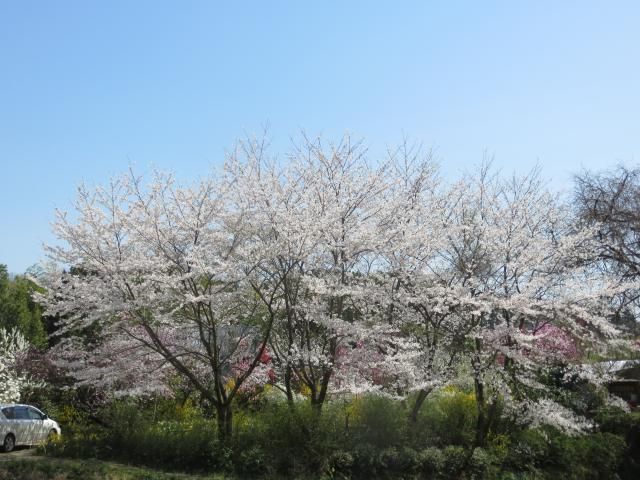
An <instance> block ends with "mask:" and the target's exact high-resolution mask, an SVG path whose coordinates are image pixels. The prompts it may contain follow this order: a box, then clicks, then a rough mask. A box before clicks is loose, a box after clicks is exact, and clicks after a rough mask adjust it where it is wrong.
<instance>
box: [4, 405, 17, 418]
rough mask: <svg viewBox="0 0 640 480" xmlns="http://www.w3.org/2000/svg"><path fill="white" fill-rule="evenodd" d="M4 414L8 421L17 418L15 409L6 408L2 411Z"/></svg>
mask: <svg viewBox="0 0 640 480" xmlns="http://www.w3.org/2000/svg"><path fill="white" fill-rule="evenodd" d="M2 414H3V415H4V416H5V418H6V419H7V420H13V419H14V418H15V415H14V412H13V407H5V408H3V409H2Z"/></svg>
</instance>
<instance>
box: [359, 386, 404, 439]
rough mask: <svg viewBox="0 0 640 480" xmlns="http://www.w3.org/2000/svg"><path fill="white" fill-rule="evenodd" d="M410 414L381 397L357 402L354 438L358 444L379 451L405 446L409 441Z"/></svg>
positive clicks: (366, 397) (369, 397)
mask: <svg viewBox="0 0 640 480" xmlns="http://www.w3.org/2000/svg"><path fill="white" fill-rule="evenodd" d="M407 415H408V414H407V411H406V409H405V408H404V407H403V405H402V403H400V402H398V401H394V400H391V399H389V398H385V397H382V396H378V395H369V396H365V397H363V398H361V399H358V400H355V401H354V403H353V408H352V426H351V436H352V441H353V442H354V443H368V444H370V445H374V446H376V447H379V448H384V447H388V446H395V447H398V446H401V445H403V444H405V443H406V440H407V427H408V421H407Z"/></svg>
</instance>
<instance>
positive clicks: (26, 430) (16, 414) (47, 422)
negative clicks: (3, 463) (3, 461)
mask: <svg viewBox="0 0 640 480" xmlns="http://www.w3.org/2000/svg"><path fill="white" fill-rule="evenodd" d="M60 432H61V430H60V425H58V422H56V421H55V420H52V419H50V418H49V417H48V416H47V415H46V414H44V413H42V412H41V411H40V410H38V409H37V408H35V407H32V406H31V405H17V404H11V405H0V441H2V448H3V449H4V451H5V452H10V451H11V450H13V448H14V447H15V446H17V445H36V444H38V443H41V442H44V441H45V440H47V438H49V437H50V436H54V435H60Z"/></svg>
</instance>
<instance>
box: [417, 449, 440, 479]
mask: <svg viewBox="0 0 640 480" xmlns="http://www.w3.org/2000/svg"><path fill="white" fill-rule="evenodd" d="M419 459H420V465H421V467H422V472H423V473H424V474H425V476H426V477H427V478H431V477H434V476H435V475H436V474H438V473H439V472H441V471H442V470H443V468H444V461H445V458H444V453H443V452H442V450H440V449H439V448H435V447H429V448H426V449H424V450H422V451H421V452H420V453H419Z"/></svg>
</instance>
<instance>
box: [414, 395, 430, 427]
mask: <svg viewBox="0 0 640 480" xmlns="http://www.w3.org/2000/svg"><path fill="white" fill-rule="evenodd" d="M429 393H431V389H425V388H423V389H422V390H420V391H419V392H418V397H417V398H416V401H415V402H414V404H413V408H411V413H409V424H410V425H415V424H416V422H417V421H418V414H419V413H420V409H421V408H422V404H423V403H424V401H425V400H426V399H427V397H428V396H429Z"/></svg>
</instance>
